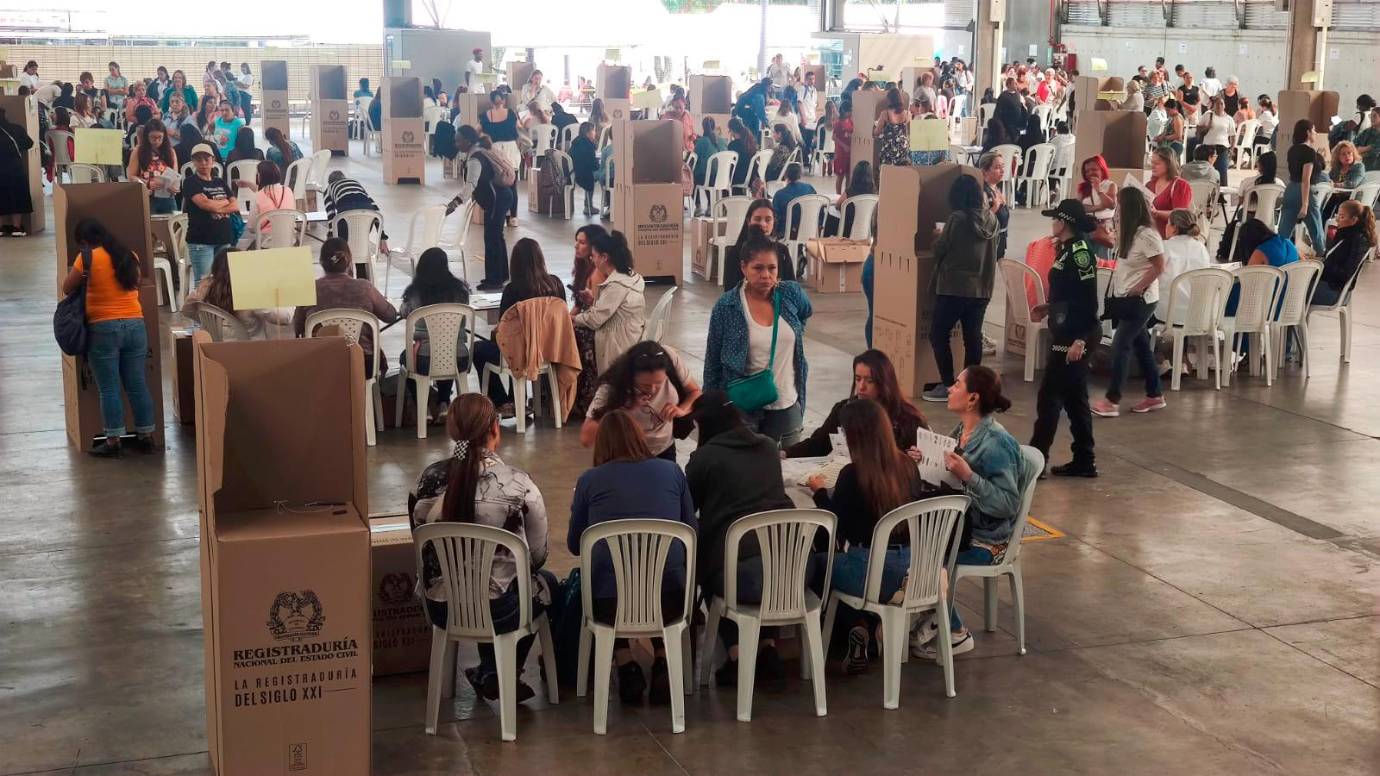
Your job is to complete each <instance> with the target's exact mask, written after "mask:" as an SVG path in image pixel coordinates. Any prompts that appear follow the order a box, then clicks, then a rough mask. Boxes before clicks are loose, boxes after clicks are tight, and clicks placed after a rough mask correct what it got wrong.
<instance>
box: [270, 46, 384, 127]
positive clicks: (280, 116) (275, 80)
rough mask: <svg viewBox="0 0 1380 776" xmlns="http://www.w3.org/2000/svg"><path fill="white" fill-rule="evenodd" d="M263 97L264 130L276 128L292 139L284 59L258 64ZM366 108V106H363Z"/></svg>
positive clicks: (285, 62)
mask: <svg viewBox="0 0 1380 776" xmlns="http://www.w3.org/2000/svg"><path fill="white" fill-rule="evenodd" d="M259 72H260V74H261V75H262V80H261V81H260V83H262V84H263V97H262V98H261V99H260V100H259V104H260V105H259V109H260V111H261V112H262V113H263V121H264V130H265V131H267V130H268V129H269V128H270V127H277V128H278V131H279V132H282V133H283V137H292V134H291V129H292V122H291V120H290V119H289V117H288V68H287V60H286V59H265V60H262V61H260V62H259ZM365 107H367V106H365Z"/></svg>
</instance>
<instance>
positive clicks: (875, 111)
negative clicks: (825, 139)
mask: <svg viewBox="0 0 1380 776" xmlns="http://www.w3.org/2000/svg"><path fill="white" fill-rule="evenodd" d="M885 106H886V92H883V91H881V90H880V89H878V90H875V91H870V92H864V91H856V92H853V146H852V148H851V149H850V151H851V152H852V160H853V164H857V163H858V162H871V163H872V169H874V170H876V169H877V151H878V149H877V139H876V138H874V137H872V125H873V124H875V123H876V121H877V117H878V116H880V115H882V112H883V111H885V110H886V107H885Z"/></svg>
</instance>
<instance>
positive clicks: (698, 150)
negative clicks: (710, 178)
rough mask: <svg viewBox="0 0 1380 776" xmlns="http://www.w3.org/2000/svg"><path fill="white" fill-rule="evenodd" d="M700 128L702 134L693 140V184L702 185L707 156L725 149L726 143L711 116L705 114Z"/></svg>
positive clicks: (707, 169) (726, 148) (707, 165)
mask: <svg viewBox="0 0 1380 776" xmlns="http://www.w3.org/2000/svg"><path fill="white" fill-rule="evenodd" d="M700 128H701V129H703V130H704V134H702V135H700V136H699V138H698V139H696V140H695V170H694V173H695V185H696V186H703V185H704V176H705V175H708V174H709V158H710V157H711V156H713V155H714V154H717V153H720V152H723V151H727V150H728V143H727V142H725V141H724V139H723V138H722V137H720V136H719V133H718V131H717V126H716V125H715V123H714V117H713V116H705V117H704V119H703V120H701V121H700Z"/></svg>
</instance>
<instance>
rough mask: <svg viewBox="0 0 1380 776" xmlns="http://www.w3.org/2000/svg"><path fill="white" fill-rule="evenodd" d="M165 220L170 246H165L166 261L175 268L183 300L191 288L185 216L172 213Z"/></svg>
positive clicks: (189, 253)
mask: <svg viewBox="0 0 1380 776" xmlns="http://www.w3.org/2000/svg"><path fill="white" fill-rule="evenodd" d="M167 218H168V236H169V237H170V238H171V244H169V245H168V246H167V248H168V259H169V261H171V262H172V263H173V266H175V267H176V268H177V273H178V278H179V279H180V280H181V288H182V297H183V298H184V299H185V298H186V296H187V292H188V291H189V290H190V289H191V287H192V261H191V251H189V250H188V248H187V214H186V213H174V214H173V215H171V216H168V217H167Z"/></svg>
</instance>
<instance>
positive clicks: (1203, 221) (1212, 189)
mask: <svg viewBox="0 0 1380 776" xmlns="http://www.w3.org/2000/svg"><path fill="white" fill-rule="evenodd" d="M1188 188H1189V190H1190V191H1192V192H1193V198H1192V199H1191V200H1190V201H1189V205H1188V208H1189V210H1190V211H1192V212H1193V215H1194V217H1196V218H1197V219H1198V228H1199V229H1200V230H1201V231H1202V233H1203V234H1207V233H1208V230H1209V229H1211V228H1212V215H1213V207H1212V206H1213V204H1214V203H1216V202H1217V198H1218V196H1219V194H1218V189H1219V186H1218V184H1217V183H1216V182H1215V181H1203V180H1196V181H1189V182H1188Z"/></svg>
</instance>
